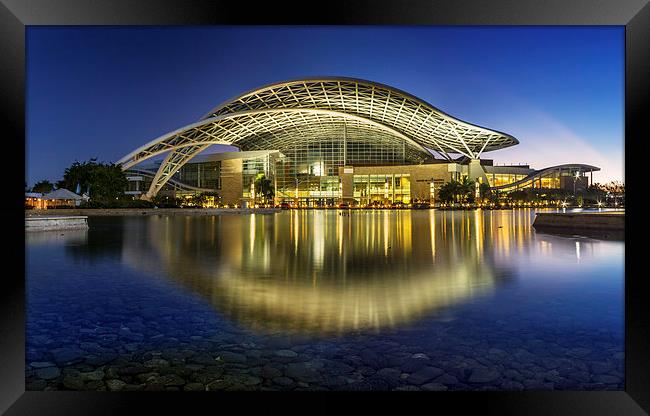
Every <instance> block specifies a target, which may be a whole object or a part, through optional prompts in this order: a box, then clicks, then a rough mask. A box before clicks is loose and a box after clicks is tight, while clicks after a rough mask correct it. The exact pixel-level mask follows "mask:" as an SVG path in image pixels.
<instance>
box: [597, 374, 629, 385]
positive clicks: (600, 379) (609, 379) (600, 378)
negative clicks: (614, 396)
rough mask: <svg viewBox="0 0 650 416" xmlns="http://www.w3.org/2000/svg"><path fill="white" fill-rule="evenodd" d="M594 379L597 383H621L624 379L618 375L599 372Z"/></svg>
mask: <svg viewBox="0 0 650 416" xmlns="http://www.w3.org/2000/svg"><path fill="white" fill-rule="evenodd" d="M592 380H593V381H595V382H596V383H605V384H615V383H620V382H621V381H622V380H621V379H620V378H618V377H614V376H611V375H609V374H597V375H595V376H593V377H592Z"/></svg>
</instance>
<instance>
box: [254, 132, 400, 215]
mask: <svg viewBox="0 0 650 416" xmlns="http://www.w3.org/2000/svg"><path fill="white" fill-rule="evenodd" d="M281 152H282V153H283V154H284V157H283V158H282V159H280V160H279V161H278V162H277V164H276V172H275V173H276V196H277V197H278V198H279V199H280V201H286V202H296V201H297V202H298V204H300V205H307V206H324V205H334V204H336V203H337V202H338V198H340V197H341V182H340V178H339V176H338V171H339V168H340V167H342V166H345V165H355V166H364V165H365V166H367V165H398V164H404V163H407V159H408V155H407V150H406V147H405V143H404V142H401V141H396V140H390V141H379V140H377V141H368V140H363V141H362V140H350V139H346V138H345V137H341V138H340V139H331V140H326V141H310V140H306V141H305V142H301V143H294V145H293V146H292V147H290V148H287V149H281ZM411 163H412V162H411ZM244 188H246V186H244Z"/></svg>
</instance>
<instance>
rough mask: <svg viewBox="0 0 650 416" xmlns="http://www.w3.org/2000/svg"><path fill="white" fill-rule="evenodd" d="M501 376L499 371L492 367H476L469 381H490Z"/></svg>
mask: <svg viewBox="0 0 650 416" xmlns="http://www.w3.org/2000/svg"><path fill="white" fill-rule="evenodd" d="M499 376H500V374H499V372H498V371H496V370H493V369H491V368H475V369H474V370H473V371H472V373H471V375H470V376H469V379H468V381H469V382H470V383H490V382H492V381H495V380H496V379H498V378H499Z"/></svg>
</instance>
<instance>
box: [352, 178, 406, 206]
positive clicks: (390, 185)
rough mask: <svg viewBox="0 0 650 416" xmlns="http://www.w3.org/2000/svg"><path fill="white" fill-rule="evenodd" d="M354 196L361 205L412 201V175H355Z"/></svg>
mask: <svg viewBox="0 0 650 416" xmlns="http://www.w3.org/2000/svg"><path fill="white" fill-rule="evenodd" d="M353 197H354V200H355V202H356V203H357V204H359V205H389V204H392V203H394V202H403V203H405V204H409V203H410V202H411V175H409V174H388V175H354V178H353Z"/></svg>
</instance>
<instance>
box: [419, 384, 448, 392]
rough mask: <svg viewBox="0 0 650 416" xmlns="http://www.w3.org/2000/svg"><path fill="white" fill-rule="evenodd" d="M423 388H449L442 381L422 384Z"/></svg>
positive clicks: (430, 389) (438, 389)
mask: <svg viewBox="0 0 650 416" xmlns="http://www.w3.org/2000/svg"><path fill="white" fill-rule="evenodd" d="M422 390H426V391H445V390H447V386H445V385H444V384H440V383H427V384H424V385H422Z"/></svg>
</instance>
